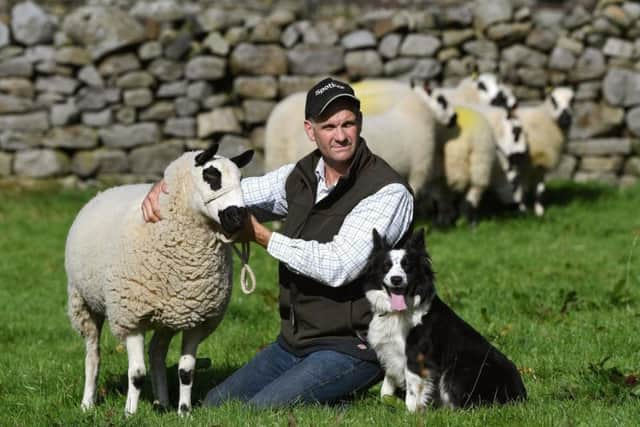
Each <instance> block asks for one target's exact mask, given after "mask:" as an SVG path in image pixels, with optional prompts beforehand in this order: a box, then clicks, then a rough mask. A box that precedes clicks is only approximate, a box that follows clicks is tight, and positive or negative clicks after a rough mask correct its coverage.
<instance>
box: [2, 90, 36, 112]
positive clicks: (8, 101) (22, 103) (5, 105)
mask: <svg viewBox="0 0 640 427" xmlns="http://www.w3.org/2000/svg"><path fill="white" fill-rule="evenodd" d="M32 108H33V102H32V101H31V100H30V99H26V98H20V97H17V96H13V95H3V94H1V93H0V114H6V113H25V112H27V111H30V110H31V109H32Z"/></svg>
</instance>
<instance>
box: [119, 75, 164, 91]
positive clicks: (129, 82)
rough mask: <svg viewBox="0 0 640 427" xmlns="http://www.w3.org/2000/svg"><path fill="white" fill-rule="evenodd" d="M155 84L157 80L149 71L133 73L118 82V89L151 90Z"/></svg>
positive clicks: (121, 77) (123, 76)
mask: <svg viewBox="0 0 640 427" xmlns="http://www.w3.org/2000/svg"><path fill="white" fill-rule="evenodd" d="M155 82H156V79H155V78H154V77H153V75H151V73H149V72H147V71H131V72H129V73H126V74H123V75H122V76H120V77H119V78H118V79H117V80H116V87H119V88H120V89H138V88H149V87H151V86H153V85H154V84H155Z"/></svg>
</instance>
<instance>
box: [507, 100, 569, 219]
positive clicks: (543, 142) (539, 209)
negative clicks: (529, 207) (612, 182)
mask: <svg viewBox="0 0 640 427" xmlns="http://www.w3.org/2000/svg"><path fill="white" fill-rule="evenodd" d="M573 97H574V91H573V90H572V89H571V88H568V87H558V88H555V89H553V90H552V91H551V92H550V93H549V95H548V96H547V97H546V98H545V100H544V101H543V102H542V103H540V104H538V105H534V106H521V107H518V108H516V109H515V110H514V114H515V116H516V117H517V118H518V119H519V120H520V121H521V122H522V128H523V130H524V133H525V134H526V137H527V143H528V147H529V150H528V155H527V156H523V157H524V160H525V161H524V162H522V164H521V165H519V168H520V169H521V172H520V175H521V178H520V180H521V191H522V192H523V201H522V202H521V203H520V208H521V210H524V209H525V206H524V205H523V203H524V199H526V198H527V197H528V196H533V207H534V212H535V214H536V215H537V216H542V215H543V214H544V205H543V202H542V198H543V195H544V192H545V189H546V187H545V184H544V177H545V175H546V173H547V172H548V171H551V170H553V169H554V168H556V167H557V166H558V163H559V162H560V158H561V155H562V150H563V148H564V144H565V141H566V132H567V131H568V129H569V127H570V125H571V116H572V111H571V103H572V101H573Z"/></svg>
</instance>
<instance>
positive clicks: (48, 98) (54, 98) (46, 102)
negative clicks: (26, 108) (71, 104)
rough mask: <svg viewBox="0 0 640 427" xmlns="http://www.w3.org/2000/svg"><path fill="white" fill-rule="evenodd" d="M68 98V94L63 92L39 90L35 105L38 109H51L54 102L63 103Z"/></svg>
mask: <svg viewBox="0 0 640 427" xmlns="http://www.w3.org/2000/svg"><path fill="white" fill-rule="evenodd" d="M66 99H67V96H66V95H64V94H62V93H56V92H39V93H38V95H37V96H36V99H35V102H34V104H33V105H34V107H35V109H37V110H41V109H49V108H51V106H52V105H53V104H56V103H62V102H64V101H65V100H66Z"/></svg>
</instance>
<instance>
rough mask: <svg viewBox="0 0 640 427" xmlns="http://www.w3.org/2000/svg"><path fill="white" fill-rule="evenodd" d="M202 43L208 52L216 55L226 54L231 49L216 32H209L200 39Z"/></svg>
mask: <svg viewBox="0 0 640 427" xmlns="http://www.w3.org/2000/svg"><path fill="white" fill-rule="evenodd" d="M202 45H203V46H204V47H206V48H207V49H208V50H209V52H211V53H213V54H214V55H218V56H227V54H228V53H229V50H230V49H231V47H230V46H229V42H228V41H227V40H225V38H224V37H222V35H221V34H220V33H218V32H213V33H209V35H208V36H207V38H205V39H204V40H203V41H202Z"/></svg>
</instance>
